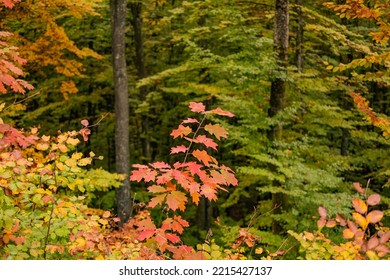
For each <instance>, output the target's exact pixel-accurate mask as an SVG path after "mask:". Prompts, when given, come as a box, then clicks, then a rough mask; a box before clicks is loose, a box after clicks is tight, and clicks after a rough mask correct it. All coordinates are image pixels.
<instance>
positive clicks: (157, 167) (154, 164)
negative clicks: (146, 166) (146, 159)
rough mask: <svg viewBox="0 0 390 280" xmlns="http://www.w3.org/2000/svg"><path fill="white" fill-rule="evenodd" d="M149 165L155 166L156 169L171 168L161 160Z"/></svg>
mask: <svg viewBox="0 0 390 280" xmlns="http://www.w3.org/2000/svg"><path fill="white" fill-rule="evenodd" d="M150 166H151V167H153V168H156V169H168V168H171V166H170V165H169V164H168V163H165V162H163V161H158V162H155V163H151V164H150Z"/></svg>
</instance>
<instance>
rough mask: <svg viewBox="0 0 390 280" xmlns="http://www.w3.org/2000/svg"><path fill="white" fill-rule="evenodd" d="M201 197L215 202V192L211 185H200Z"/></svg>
mask: <svg viewBox="0 0 390 280" xmlns="http://www.w3.org/2000/svg"><path fill="white" fill-rule="evenodd" d="M200 194H201V195H204V196H205V197H206V198H207V199H208V200H210V201H211V200H214V201H216V200H217V190H216V187H215V186H213V185H211V184H205V185H202V188H201V192H200Z"/></svg>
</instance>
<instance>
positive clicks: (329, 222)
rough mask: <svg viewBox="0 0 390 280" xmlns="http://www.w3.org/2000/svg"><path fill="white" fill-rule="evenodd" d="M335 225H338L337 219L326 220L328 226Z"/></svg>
mask: <svg viewBox="0 0 390 280" xmlns="http://www.w3.org/2000/svg"><path fill="white" fill-rule="evenodd" d="M335 226H337V223H336V221H335V220H328V221H327V222H326V227H328V228H333V227H335Z"/></svg>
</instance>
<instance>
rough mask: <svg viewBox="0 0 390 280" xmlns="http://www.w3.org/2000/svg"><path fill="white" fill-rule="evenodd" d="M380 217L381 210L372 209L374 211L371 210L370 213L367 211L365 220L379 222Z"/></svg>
mask: <svg viewBox="0 0 390 280" xmlns="http://www.w3.org/2000/svg"><path fill="white" fill-rule="evenodd" d="M382 218H383V212H382V211H379V210H374V211H371V212H370V213H368V215H367V222H368V223H372V224H375V223H377V222H379V221H380V220H382Z"/></svg>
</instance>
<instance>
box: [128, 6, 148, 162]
mask: <svg viewBox="0 0 390 280" xmlns="http://www.w3.org/2000/svg"><path fill="white" fill-rule="evenodd" d="M130 10H131V14H132V19H131V25H132V27H133V31H134V45H135V66H136V68H137V76H138V79H142V78H145V77H146V68H145V60H144V44H143V37H142V36H143V35H142V17H141V12H142V3H141V2H133V3H130ZM147 93H148V89H147V87H146V86H143V87H141V88H140V98H141V100H142V101H145V99H146V95H147ZM142 134H143V137H142V153H143V156H144V161H145V162H149V161H150V160H151V155H152V153H151V146H150V132H149V118H148V116H147V115H146V116H142Z"/></svg>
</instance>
